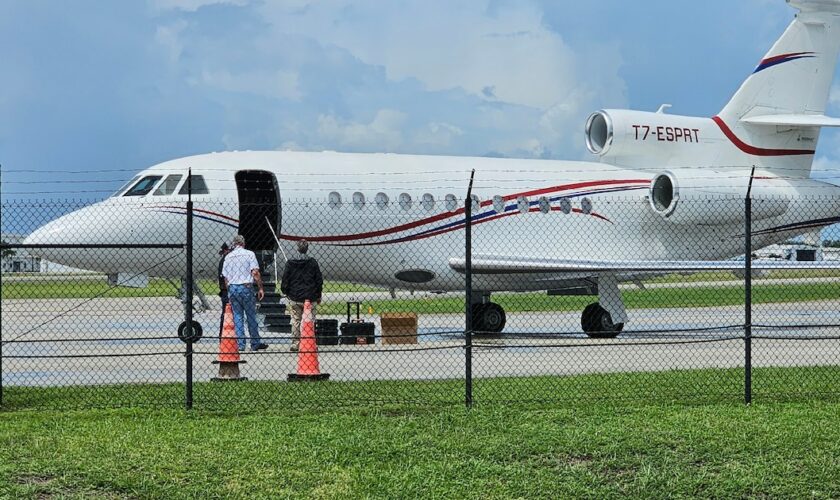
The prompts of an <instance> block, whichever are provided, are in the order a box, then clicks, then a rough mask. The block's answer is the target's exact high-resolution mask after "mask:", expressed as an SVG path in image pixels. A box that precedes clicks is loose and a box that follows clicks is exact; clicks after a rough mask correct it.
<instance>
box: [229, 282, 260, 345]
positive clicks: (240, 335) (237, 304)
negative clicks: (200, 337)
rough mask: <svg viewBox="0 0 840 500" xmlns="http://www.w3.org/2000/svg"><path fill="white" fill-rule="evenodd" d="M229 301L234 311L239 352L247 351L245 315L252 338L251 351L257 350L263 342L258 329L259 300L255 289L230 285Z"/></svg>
mask: <svg viewBox="0 0 840 500" xmlns="http://www.w3.org/2000/svg"><path fill="white" fill-rule="evenodd" d="M228 300H229V301H230V307H231V309H233V326H234V327H235V328H236V338H237V340H238V342H239V350H240V351H244V350H245V325H244V324H243V321H242V316H243V314H244V315H245V316H247V317H248V334H249V335H250V336H251V350H255V349H256V348H257V346H258V345H260V343H261V341H260V332H259V329H258V327H257V299H256V297H254V288H253V287H252V286H245V285H230V286H229V287H228Z"/></svg>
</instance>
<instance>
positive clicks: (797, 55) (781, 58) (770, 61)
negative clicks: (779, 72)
mask: <svg viewBox="0 0 840 500" xmlns="http://www.w3.org/2000/svg"><path fill="white" fill-rule="evenodd" d="M813 57H817V56H816V54H815V53H814V52H792V53H790V54H781V55H778V56H773V57H768V58H767V59H763V60H762V61H761V62H760V63H758V67H757V68H756V69H755V71H753V74H756V73H758V72H760V71H764V70H765V69H768V68H772V67H773V66H778V65H779V64H782V63H786V62H790V61H796V60H797V59H810V58H813Z"/></svg>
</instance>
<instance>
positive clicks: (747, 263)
mask: <svg viewBox="0 0 840 500" xmlns="http://www.w3.org/2000/svg"><path fill="white" fill-rule="evenodd" d="M754 175H755V167H753V168H752V171H751V172H750V183H749V185H748V187H747V197H746V198H744V403H746V404H750V403H752V184H753V176H754Z"/></svg>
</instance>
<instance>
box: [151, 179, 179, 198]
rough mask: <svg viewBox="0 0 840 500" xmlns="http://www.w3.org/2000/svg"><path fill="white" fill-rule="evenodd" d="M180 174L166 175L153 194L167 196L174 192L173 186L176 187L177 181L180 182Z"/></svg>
mask: <svg viewBox="0 0 840 500" xmlns="http://www.w3.org/2000/svg"><path fill="white" fill-rule="evenodd" d="M181 177H183V176H182V175H181V174H172V175H170V176H168V177H167V178H166V179H164V180H163V182H161V183H160V186H158V188H157V189H155V192H154V196H167V195H170V194H172V193H174V192H175V188H176V187H178V183H179V182H181Z"/></svg>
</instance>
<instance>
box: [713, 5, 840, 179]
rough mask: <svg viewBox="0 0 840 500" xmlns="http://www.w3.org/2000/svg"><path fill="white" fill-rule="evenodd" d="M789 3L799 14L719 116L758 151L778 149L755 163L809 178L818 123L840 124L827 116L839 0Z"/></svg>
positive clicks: (839, 32)
mask: <svg viewBox="0 0 840 500" xmlns="http://www.w3.org/2000/svg"><path fill="white" fill-rule="evenodd" d="M787 2H788V3H789V4H790V5H791V6H793V7H795V8H797V9H799V11H800V12H799V14H797V16H796V19H794V21H793V22H792V23H791V24H790V26H788V28H787V30H786V31H785V32H784V34H783V35H782V37H781V38H779V40H778V41H777V42H776V43H775V45H773V48H772V49H770V52H768V53H767V55H766V56H764V59H762V60H761V62H760V63H759V64H758V67H757V68H756V69H755V71H754V72H753V73H752V75H750V77H749V78H747V80H746V81H745V82H744V83H743V84H742V85H741V88H740V89H738V92H736V93H735V95H734V96H733V97H732V100H730V101H729V103H728V104H727V105H726V106H725V107H724V108H723V110H722V111H721V112H720V114H719V115H718V116H717V117H715V121H718V124H719V125H721V128H722V129H723V128H724V127H727V126H728V127H729V128H731V129H732V131H734V133H735V135H738V136H744V137H745V138H748V139H750V140H751V142H752V143H753V144H755V145H756V146H759V147H757V148H753V149H754V150H757V151H762V152H765V151H771V152H780V153H779V154H767V155H762V156H760V157H759V158H756V159H755V163H758V164H762V165H763V166H765V167H767V168H770V169H779V170H784V171H785V172H784V174H786V175H792V176H803V177H807V176H808V175H809V174H810V171H811V163H812V161H813V154H814V150H815V149H816V144H817V139H818V137H819V130H820V127H840V120H838V119H834V118H828V117H826V116H825V109H826V105H827V104H828V98H829V93H830V91H831V84H832V81H833V79H834V71H835V68H836V66H837V57H838V54H840V0H787ZM721 122H722V123H723V124H721ZM752 154H755V153H752Z"/></svg>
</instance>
